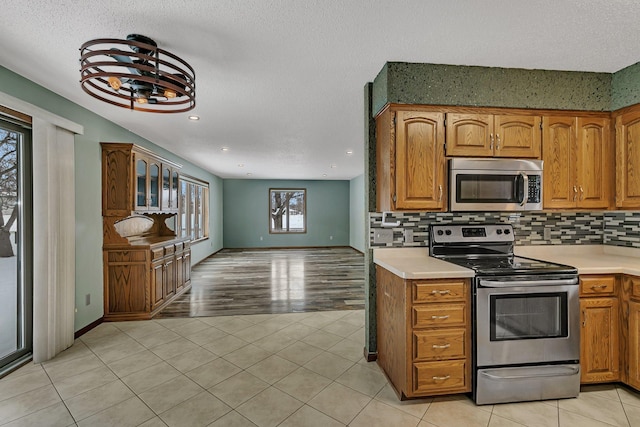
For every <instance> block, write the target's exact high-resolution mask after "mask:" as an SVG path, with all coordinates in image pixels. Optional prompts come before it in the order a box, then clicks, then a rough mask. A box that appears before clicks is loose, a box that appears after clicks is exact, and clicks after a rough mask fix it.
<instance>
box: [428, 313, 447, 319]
mask: <svg viewBox="0 0 640 427" xmlns="http://www.w3.org/2000/svg"><path fill="white" fill-rule="evenodd" d="M448 318H449V315H448V314H447V315H444V316H431V319H433V320H436V319H439V320H445V319H448Z"/></svg>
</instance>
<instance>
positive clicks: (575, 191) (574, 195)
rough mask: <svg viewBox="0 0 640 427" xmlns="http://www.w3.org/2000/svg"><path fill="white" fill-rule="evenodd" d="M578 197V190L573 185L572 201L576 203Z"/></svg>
mask: <svg viewBox="0 0 640 427" xmlns="http://www.w3.org/2000/svg"><path fill="white" fill-rule="evenodd" d="M577 197H578V188H577V187H576V186H575V185H574V186H573V201H574V202H575V201H576V198H577Z"/></svg>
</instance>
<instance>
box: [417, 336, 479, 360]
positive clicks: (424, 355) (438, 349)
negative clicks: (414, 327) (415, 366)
mask: <svg viewBox="0 0 640 427" xmlns="http://www.w3.org/2000/svg"><path fill="white" fill-rule="evenodd" d="M466 337H467V333H466V330H464V329H443V330H429V331H413V359H414V360H416V361H420V360H443V359H463V358H464V357H465V356H466V354H467V351H468V349H467V339H466Z"/></svg>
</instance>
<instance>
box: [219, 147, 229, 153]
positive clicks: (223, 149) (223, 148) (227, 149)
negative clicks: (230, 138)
mask: <svg viewBox="0 0 640 427" xmlns="http://www.w3.org/2000/svg"><path fill="white" fill-rule="evenodd" d="M220 151H224V152H227V151H229V147H222V148H221V149H220Z"/></svg>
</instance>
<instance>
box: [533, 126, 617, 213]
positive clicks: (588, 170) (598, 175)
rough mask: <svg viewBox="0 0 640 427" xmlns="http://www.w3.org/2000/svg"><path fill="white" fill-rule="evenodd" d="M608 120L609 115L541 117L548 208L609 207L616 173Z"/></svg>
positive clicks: (544, 202)
mask: <svg viewBox="0 0 640 427" xmlns="http://www.w3.org/2000/svg"><path fill="white" fill-rule="evenodd" d="M609 122H610V121H609V118H607V117H575V116H545V117H543V118H542V129H543V130H542V132H543V138H542V160H543V161H544V191H543V197H544V200H543V204H544V207H545V208H546V209H553V208H598V209H606V208H608V207H609V205H610V200H611V191H610V188H611V178H612V176H613V167H612V164H611V161H610V160H611V156H610V154H609V152H610V150H611V147H610V125H609Z"/></svg>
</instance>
